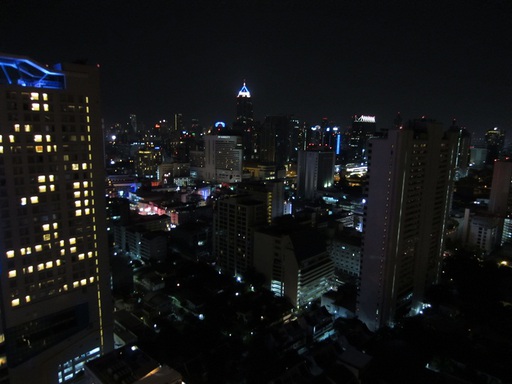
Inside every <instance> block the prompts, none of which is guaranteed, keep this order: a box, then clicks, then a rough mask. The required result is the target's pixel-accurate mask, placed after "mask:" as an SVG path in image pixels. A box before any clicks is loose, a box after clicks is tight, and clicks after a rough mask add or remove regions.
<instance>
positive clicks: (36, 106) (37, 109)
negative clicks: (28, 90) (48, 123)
mask: <svg viewBox="0 0 512 384" xmlns="http://www.w3.org/2000/svg"><path fill="white" fill-rule="evenodd" d="M32 110H33V111H40V110H41V107H40V105H39V103H32Z"/></svg>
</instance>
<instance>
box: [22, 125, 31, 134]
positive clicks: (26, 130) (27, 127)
mask: <svg viewBox="0 0 512 384" xmlns="http://www.w3.org/2000/svg"><path fill="white" fill-rule="evenodd" d="M24 127H25V132H32V126H31V125H30V124H25V126H24Z"/></svg>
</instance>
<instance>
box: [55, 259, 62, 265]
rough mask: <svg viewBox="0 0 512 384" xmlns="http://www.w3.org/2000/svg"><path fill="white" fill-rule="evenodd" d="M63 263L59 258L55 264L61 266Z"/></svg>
mask: <svg viewBox="0 0 512 384" xmlns="http://www.w3.org/2000/svg"><path fill="white" fill-rule="evenodd" d="M61 264H62V261H60V259H57V260H56V261H55V265H57V267H60V266H61Z"/></svg>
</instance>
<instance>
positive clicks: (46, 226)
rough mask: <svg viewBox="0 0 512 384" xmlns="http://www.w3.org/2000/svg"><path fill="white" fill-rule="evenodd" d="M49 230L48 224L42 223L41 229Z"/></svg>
mask: <svg viewBox="0 0 512 384" xmlns="http://www.w3.org/2000/svg"><path fill="white" fill-rule="evenodd" d="M49 230H50V224H43V231H45V232H46V231H49Z"/></svg>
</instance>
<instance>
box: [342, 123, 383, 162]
mask: <svg viewBox="0 0 512 384" xmlns="http://www.w3.org/2000/svg"><path fill="white" fill-rule="evenodd" d="M375 133H376V125H375V116H366V115H355V116H354V119H353V121H352V126H351V128H350V130H349V136H348V154H347V156H346V157H345V159H346V162H347V163H362V162H366V158H367V154H366V147H367V143H368V140H369V139H370V138H371V137H373V136H374V135H375Z"/></svg>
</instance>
